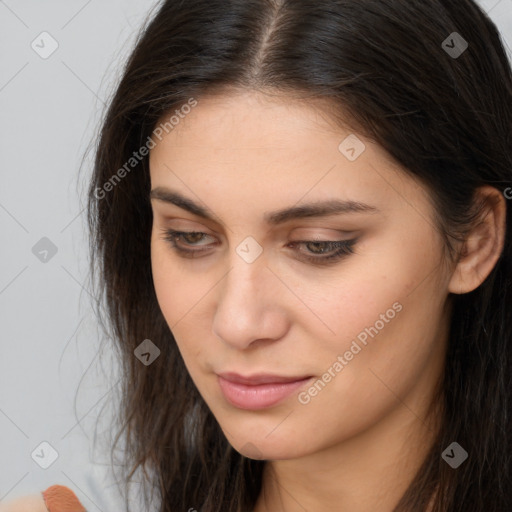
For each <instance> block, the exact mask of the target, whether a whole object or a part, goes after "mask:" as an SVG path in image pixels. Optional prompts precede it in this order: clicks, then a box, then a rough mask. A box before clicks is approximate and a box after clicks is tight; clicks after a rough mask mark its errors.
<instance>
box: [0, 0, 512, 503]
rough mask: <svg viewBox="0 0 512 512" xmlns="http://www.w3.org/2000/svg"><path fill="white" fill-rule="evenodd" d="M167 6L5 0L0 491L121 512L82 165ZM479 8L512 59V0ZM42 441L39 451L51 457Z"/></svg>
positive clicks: (0, 77) (114, 377) (0, 55)
mask: <svg viewBox="0 0 512 512" xmlns="http://www.w3.org/2000/svg"><path fill="white" fill-rule="evenodd" d="M157 3H159V2H157V1H156V0H147V1H142V0H139V1H137V0H103V1H100V0H88V1H87V0H60V1H57V0H48V1H44V2H43V1H40V0H25V1H23V0H5V1H4V0H0V62H1V66H0V112H1V117H0V149H1V151H0V158H1V161H0V177H1V181H0V183H1V185H0V229H1V234H2V237H1V240H2V242H1V253H0V254H1V267H0V319H1V327H0V328H1V331H0V332H1V336H2V338H1V353H0V354H1V355H0V500H2V499H6V500H10V499H13V498H15V497H17V496H20V495H25V494H31V493H34V492H39V491H41V490H43V489H45V488H46V487H48V486H50V485H53V484H56V483H60V484H62V485H68V486H70V487H71V488H72V489H73V490H75V492H76V493H77V496H78V497H79V499H80V500H81V501H82V503H83V504H84V505H85V507H86V508H87V509H88V510H89V511H91V512H92V511H95V510H100V511H103V512H106V511H114V510H122V508H123V507H122V501H121V499H120V496H119V494H118V492H117V489H116V486H115V485H114V484H113V476H112V474H111V472H110V471H109V469H108V468H109V466H108V465H109V456H108V450H109V447H108V439H109V435H110V433H109V429H108V428H107V426H108V414H109V411H110V410H112V409H113V407H114V405H115V402H116V396H117V395H116V390H117V389H118V388H117V387H116V383H117V382H118V366H117V361H116V360H115V359H114V357H113V354H112V353H111V352H110V351H109V350H106V351H102V352H101V353H100V352H99V348H100V331H99V328H98V326H97V322H96V320H95V316H94V312H93V310H92V308H91V296H90V290H89V289H88V287H89V281H88V247H87V230H86V222H85V221H86V215H85V211H84V207H85V187H86V185H87V178H88V177H89V175H90V169H91V158H90V157H89V158H86V159H85V160H84V163H83V170H82V173H81V174H80V175H79V173H78V170H79V168H80V165H81V163H82V159H83V157H84V154H85V150H86V148H87V147H88V145H89V144H90V143H91V141H92V140H93V137H94V135H95V133H97V129H98V126H99V120H100V116H101V114H102V111H103V109H104V104H105V102H106V101H107V99H108V97H109V94H111V92H112V90H113V88H114V86H115V84H116V81H117V79H118V77H119V73H120V70H121V66H122V64H123V63H124V59H125V58H126V57H127V55H128V53H129V51H130V49H131V48H132V46H133V42H134V40H135V37H136V35H137V32H138V30H139V28H140V26H141V24H142V23H143V21H144V19H145V18H146V16H147V15H148V13H149V12H150V9H151V8H152V7H154V6H155V5H156V4H157ZM480 4H481V5H482V6H483V7H484V9H485V10H486V11H487V12H489V13H490V15H491V17H492V18H493V20H494V21H495V22H496V24H497V25H498V27H499V28H500V30H501V32H502V34H503V37H504V39H505V41H506V44H507V46H508V48H509V55H510V48H511V47H512V0H482V1H480ZM44 31H46V32H48V33H49V34H50V35H51V37H52V38H53V39H54V40H55V41H56V42H57V43H58V48H57V50H56V51H55V52H54V53H53V54H52V55H51V56H49V57H48V58H46V59H44V58H42V57H41V56H40V55H39V54H38V53H36V51H35V50H34V49H33V48H32V47H31V44H32V42H33V41H35V43H34V44H38V45H39V48H38V51H39V52H44V51H48V49H50V48H51V46H50V45H51V43H52V42H51V41H50V40H49V39H48V38H46V39H44V41H43V43H41V38H44V37H45V36H40V34H41V33H42V32H44ZM459 31H460V33H461V34H463V33H464V27H459ZM43 45H44V47H43ZM43 237H47V238H49V239H50V240H51V241H52V243H53V244H54V245H55V246H56V247H57V253H56V254H55V255H54V256H53V257H51V258H48V261H47V262H41V261H40V260H39V259H38V258H37V257H36V256H35V255H34V254H33V252H32V248H33V246H34V245H35V244H36V243H37V242H38V241H39V240H40V239H41V238H43ZM41 256H42V255H41ZM105 374H106V375H105ZM100 413H101V414H102V418H106V420H101V421H100V422H99V424H98V425H99V426H98V430H97V435H98V439H97V441H96V444H95V445H93V440H94V435H95V425H96V422H97V421H98V415H99V414H100ZM43 441H46V442H48V443H50V445H51V446H52V447H53V448H54V449H55V450H56V452H57V453H58V458H57V459H56V460H55V462H54V463H53V464H52V465H51V466H50V467H49V468H48V469H42V468H41V467H39V466H38V465H37V464H36V462H34V460H33V459H32V457H31V454H32V453H33V452H34V450H35V449H36V448H38V446H39V445H40V443H41V442H43ZM101 443H103V444H101ZM93 448H94V449H93ZM42 450H43V451H42V452H41V448H38V450H36V453H38V454H39V455H40V457H39V459H38V460H40V461H44V460H46V459H47V458H48V457H49V456H50V452H49V451H48V449H45V448H42ZM41 454H43V455H41ZM135 494H136V493H135Z"/></svg>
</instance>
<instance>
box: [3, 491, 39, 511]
mask: <svg viewBox="0 0 512 512" xmlns="http://www.w3.org/2000/svg"><path fill="white" fill-rule="evenodd" d="M0 512H48V509H47V508H46V505H45V503H44V499H43V495H42V494H33V495H30V496H23V497H21V498H18V499H16V500H12V501H8V502H5V503H4V502H2V503H0Z"/></svg>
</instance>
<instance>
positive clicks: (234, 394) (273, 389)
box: [219, 377, 312, 410]
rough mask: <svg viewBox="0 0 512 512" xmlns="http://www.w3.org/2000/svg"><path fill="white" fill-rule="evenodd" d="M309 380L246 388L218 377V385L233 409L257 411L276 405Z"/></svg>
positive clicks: (243, 385)
mask: <svg viewBox="0 0 512 512" xmlns="http://www.w3.org/2000/svg"><path fill="white" fill-rule="evenodd" d="M310 379H312V377H306V378H305V379H302V380H296V381H293V382H282V383H277V382H275V383H271V384H259V385H256V386H248V385H247V384H235V383H234V382H231V381H229V380H226V379H223V378H222V377H219V385H220V389H221V390H222V393H223V394H224V396H225V398H226V400H227V401H228V402H230V403H231V404H232V405H234V406H235V407H238V408H240V409H251V410H257V409H265V408H267V407H271V406H273V405H276V404H277V403H279V402H280V401H281V400H284V399H285V398H286V397H288V396H289V395H291V394H292V393H293V392H294V391H295V390H297V389H299V388H300V387H301V386H303V385H304V383H305V382H307V381H309V380H310Z"/></svg>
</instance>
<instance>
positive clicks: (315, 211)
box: [149, 187, 379, 226]
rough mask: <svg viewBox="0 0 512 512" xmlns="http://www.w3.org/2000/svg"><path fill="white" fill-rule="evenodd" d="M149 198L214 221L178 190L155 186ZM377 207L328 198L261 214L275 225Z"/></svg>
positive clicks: (212, 217) (213, 219)
mask: <svg viewBox="0 0 512 512" xmlns="http://www.w3.org/2000/svg"><path fill="white" fill-rule="evenodd" d="M149 197H150V199H155V200H158V201H163V202H165V203H170V204H174V205H176V206H178V207H180V208H182V209H184V210H187V211H188V212H190V213H192V214H194V215H197V216H198V217H203V218H204V219H208V220H211V221H213V222H216V219H215V218H214V215H213V214H211V213H210V212H209V210H208V209H206V208H203V207H202V206H200V205H199V204H197V203H195V202H194V201H192V200H191V199H189V198H187V197H185V196H183V195H181V194H180V193H179V192H177V191H174V190H170V189H168V188H165V187H156V188H154V189H153V190H152V191H151V192H150V194H149ZM377 212H379V209H378V208H376V207H375V206H371V205H369V204H366V203H361V202H359V201H343V200H340V199H330V200H327V201H316V202H312V203H306V204H302V205H300V206H291V207H289V208H285V209H282V210H275V211H272V212H266V213H265V214H264V216H263V218H264V220H265V222H266V223H267V224H269V225H273V226H277V225H278V224H283V223H285V222H288V221H290V220H293V219H303V218H307V217H325V216H329V215H337V214H338V215H339V214H343V213H377Z"/></svg>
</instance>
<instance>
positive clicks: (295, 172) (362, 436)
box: [89, 0, 512, 512]
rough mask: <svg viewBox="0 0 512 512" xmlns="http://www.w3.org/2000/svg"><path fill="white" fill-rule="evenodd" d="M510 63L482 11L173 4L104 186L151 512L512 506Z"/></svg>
mask: <svg viewBox="0 0 512 512" xmlns="http://www.w3.org/2000/svg"><path fill="white" fill-rule="evenodd" d="M511 78H512V73H511V69H510V63H509V61H508V59H507V55H506V53H505V51H504V48H503V45H502V42H501V40H500V37H499V34H498V32H497V29H496V27H495V26H494V24H493V23H492V22H491V21H490V20H489V18H488V17H487V16H486V15H485V14H484V13H483V12H482V10H481V9H480V8H479V7H478V6H477V5H476V4H475V3H474V2H473V1H472V0H449V1H448V0H433V1H431V2H423V1H419V0H417V1H416V0H415V1H410V0H408V1H402V0H358V1H355V0H345V1H341V0H314V1H313V0H304V1H300V2H299V1H296V0H295V1H289V0H288V1H286V0H281V1H279V0H232V1H230V2H229V3H226V2H225V1H224V0H223V1H218V0H191V1H188V2H176V1H166V2H164V3H163V4H162V6H161V8H160V10H159V11H158V13H157V14H156V16H155V17H154V18H153V19H152V21H151V22H150V23H149V25H148V26H147V28H146V29H145V31H144V33H143V35H142V36H141V38H140V40H139V41H138V43H137V47H136V48H135V50H134V52H133V53H132V55H131V57H130V59H129V61H128V63H127V66H126V69H125V71H124V75H123V77H122V80H121V82H120V84H119V86H118V88H117V91H116V93H115V95H114V97H113V99H112V101H111V103H110V108H109V111H108V113H107V115H106V118H105V121H104V125H103V130H102V132H101V136H100V140H99V144H98V148H97V153H96V165H95V170H94V175H93V178H92V181H91V185H90V191H89V192H90V194H89V223H90V229H91V233H92V239H91V250H92V261H93V262H98V263H99V267H98V268H97V269H96V268H95V266H94V263H93V266H92V272H93V275H95V276H96V277H98V278H99V279H98V282H99V283H100V290H99V291H100V292H101V293H102V294H103V297H104V299H105V305H106V314H107V315H106V322H105V323H106V324H107V325H109V326H110V328H111V329H110V331H109V334H110V335H111V336H113V338H114V339H115V340H116V342H117V344H116V346H117V347H118V349H119V355H120V357H121V360H122V363H123V369H124V387H123V391H124V393H123V401H122V404H121V406H122V411H123V421H122V424H121V425H120V426H119V427H120V428H119V429H118V430H119V431H118V434H119V435H118V440H119V439H121V438H123V439H125V441H126V452H125V456H126V459H125V469H126V474H125V475H124V477H125V482H126V483H127V484H128V483H129V482H130V481H131V480H132V479H133V478H134V475H136V474H139V473H140V474H142V475H143V476H142V478H143V481H144V483H145V484H146V490H147V491H148V492H149V491H152V494H151V496H150V498H148V497H147V495H146V494H147V493H146V494H145V498H146V510H148V509H149V507H150V505H152V504H155V503H156V506H155V510H159V511H162V512H163V511H169V512H171V511H178V510H189V511H190V512H192V511H201V512H214V511H215V512H221V511H222V512H235V511H236V512H295V511H303V510H310V511H319V510H323V511H327V510H328V511H350V512H366V511H374V510H379V511H386V512H387V511H389V512H391V511H393V512H405V511H408V512H410V511H414V512H417V511H429V512H441V511H443V512H452V511H459V510H465V511H472V512H484V511H485V512H491V511H492V512H498V511H500V512H502V511H505V510H510V509H511V507H512V478H511V463H510V459H511V431H510V427H509V418H510V414H511V412H512V410H511V405H512V403H511V402H512V395H511V391H510V389H511V387H510V385H511V375H512V354H511V337H512V315H511V304H512V297H511V284H512V275H511V271H512V268H511V262H512V254H511V251H512V245H511V241H512V233H511V226H512V222H511V218H510V215H511V213H510V212H511V209H510V207H509V205H508V204H507V198H508V197H510V195H509V193H508V192H507V191H510V190H512V189H510V187H511V186H512V154H511V151H510V144H511V141H512V101H511V100H512V86H511V85H512V80H511ZM101 313H102V312H101V311H98V314H101ZM154 491H156V493H157V495H156V500H154V498H155V497H154V496H153V492H154ZM126 508H127V510H128V509H129V506H128V502H127V506H126Z"/></svg>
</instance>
